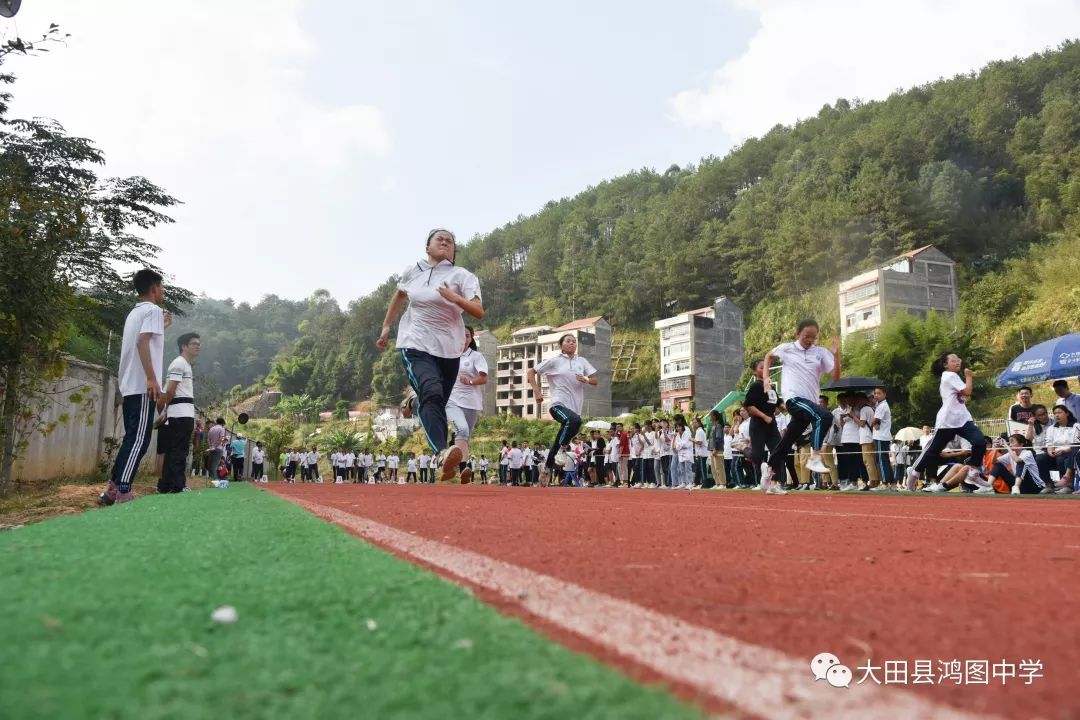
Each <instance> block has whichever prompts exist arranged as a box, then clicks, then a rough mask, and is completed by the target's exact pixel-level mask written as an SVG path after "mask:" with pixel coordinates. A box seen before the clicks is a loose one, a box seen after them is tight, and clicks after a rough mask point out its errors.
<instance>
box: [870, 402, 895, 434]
mask: <svg viewBox="0 0 1080 720" xmlns="http://www.w3.org/2000/svg"><path fill="white" fill-rule="evenodd" d="M874 419H875V420H880V421H881V423H880V424H879V425H878V426H877V427H876V428H874V439H875V440H892V410H890V409H889V401H888V400H882V401H881V402H879V403H878V404H877V407H875V408H874Z"/></svg>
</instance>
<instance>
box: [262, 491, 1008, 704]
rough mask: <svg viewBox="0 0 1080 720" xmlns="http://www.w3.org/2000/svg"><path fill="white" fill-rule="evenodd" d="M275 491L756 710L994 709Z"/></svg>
mask: <svg viewBox="0 0 1080 720" xmlns="http://www.w3.org/2000/svg"><path fill="white" fill-rule="evenodd" d="M279 497H284V499H286V500H288V501H290V502H292V503H295V504H297V505H300V506H301V507H304V508H306V509H307V510H308V511H310V512H311V513H313V514H315V515H317V516H319V517H322V518H325V519H327V520H330V521H331V522H334V523H336V524H337V525H340V526H342V527H344V528H346V529H349V530H352V531H353V532H355V533H357V534H358V535H360V536H361V537H363V538H365V539H368V540H371V541H373V542H375V543H378V544H379V545H382V546H384V547H388V548H392V549H393V550H396V551H398V552H400V553H403V554H405V555H409V556H411V557H414V558H416V559H418V560H422V561H423V562H425V563H427V564H428V565H431V566H433V567H436V568H439V569H440V570H443V571H445V572H447V573H449V574H450V575H453V576H455V577H457V578H460V579H462V580H464V581H467V582H469V583H471V584H473V585H476V586H479V587H482V588H485V589H487V590H490V591H494V592H496V593H498V594H499V595H500V596H502V597H504V598H506V599H507V600H509V601H511V602H513V603H515V604H517V605H519V606H520V607H521V608H523V609H524V610H526V611H527V612H529V613H531V614H532V615H534V616H536V617H539V618H541V619H543V620H545V621H547V622H549V623H552V624H553V625H555V626H557V627H560V628H562V629H564V630H568V631H570V632H572V633H575V634H577V635H579V636H581V637H584V638H586V639H588V640H589V641H591V642H593V643H596V644H598V645H600V646H603V647H606V648H609V649H611V650H613V651H615V652H616V653H618V654H619V655H621V656H623V657H625V658H628V659H630V660H632V661H633V662H635V663H637V664H639V665H642V666H644V667H647V668H649V669H651V670H653V671H654V672H656V673H658V674H660V675H661V676H663V677H666V678H669V679H670V680H673V681H676V682H678V683H681V684H683V685H687V686H690V687H693V688H695V689H696V690H698V691H700V692H702V693H705V694H707V695H709V696H711V697H713V698H716V699H718V700H721V701H723V702H725V703H728V704H731V705H734V706H736V707H738V708H740V709H742V710H743V711H745V712H748V713H752V714H754V715H757V716H759V717H766V718H776V719H778V720H786V719H790V720H797V719H801V718H809V717H815V718H817V717H821V718H825V717H827V718H830V719H831V720H842V719H845V718H850V719H851V720H862V719H863V718H867V717H887V718H920V719H923V718H986V717H990V716H986V715H976V714H971V713H966V712H963V711H960V710H955V709H953V708H951V707H948V706H946V705H942V704H938V703H934V702H930V701H928V700H925V699H923V698H921V697H919V696H917V695H915V694H913V693H910V692H907V691H903V690H899V689H896V688H892V687H884V686H878V685H859V686H855V685H853V686H852V687H849V688H833V687H831V686H829V685H827V684H826V683H825V681H824V680H821V681H817V682H815V681H814V680H813V675H812V674H811V672H810V658H804V659H798V658H794V657H791V656H789V655H786V654H784V653H782V652H780V651H778V650H773V649H771V648H766V647H762V646H758V645H753V644H751V643H746V642H742V641H740V640H737V639H735V638H732V637H728V636H726V635H722V634H720V633H718V632H715V631H713V630H710V629H708V628H704V627H700V626H697V625H693V624H690V623H687V622H684V621H682V620H679V619H678V618H674V617H671V616H669V615H664V614H663V613H659V612H656V611H654V610H650V609H648V608H644V607H641V606H640V605H635V604H634V603H631V602H627V601H625V600H620V599H619V598H615V597H611V596H610V595H605V594H603V593H599V592H594V591H592V590H588V589H586V588H583V587H581V586H579V585H575V584H573V583H569V582H566V581H563V580H558V579H556V578H553V577H550V576H547V575H541V574H540V573H537V572H534V571H532V570H528V569H526V568H522V567H518V566H516V565H512V564H510V563H507V562H503V561H501V560H495V559H493V558H490V557H487V556H485V555H480V554H478V553H474V552H471V551H469V550H464V549H461V548H457V547H452V546H450V545H446V544H444V543H440V542H437V541H434V540H428V539H425V538H422V537H418V536H416V535H411V534H409V533H407V532H403V531H401V530H397V529H395V528H392V527H389V526H387V525H383V524H382V523H378V522H375V521H373V520H369V519H367V518H362V517H357V516H356V515H352V514H350V513H346V512H343V511H341V510H338V509H336V508H332V507H329V506H326V505H321V504H319V503H314V502H310V501H307V500H303V499H300V498H297V497H290V496H279ZM823 650H826V649H825V648H823Z"/></svg>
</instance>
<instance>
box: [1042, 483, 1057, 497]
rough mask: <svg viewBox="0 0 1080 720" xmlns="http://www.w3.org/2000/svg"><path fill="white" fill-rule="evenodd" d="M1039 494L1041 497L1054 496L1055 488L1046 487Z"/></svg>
mask: <svg viewBox="0 0 1080 720" xmlns="http://www.w3.org/2000/svg"><path fill="white" fill-rule="evenodd" d="M1039 494H1040V495H1053V494H1054V488H1052V487H1050V486H1049V485H1047V486H1046V487H1044V488H1043V489H1042V490H1040V491H1039Z"/></svg>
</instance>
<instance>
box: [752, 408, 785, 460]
mask: <svg viewBox="0 0 1080 720" xmlns="http://www.w3.org/2000/svg"><path fill="white" fill-rule="evenodd" d="M779 444H780V431H779V430H777V429H776V421H775V420H773V421H772V422H770V423H767V422H765V421H764V420H761V419H760V418H756V417H754V416H750V459H751V460H752V461H753V463H754V465H756V466H758V467H761V463H763V462H765V457H766V452H765V451H766V450H772V449H773V448H775V447H776V446H777V445H779Z"/></svg>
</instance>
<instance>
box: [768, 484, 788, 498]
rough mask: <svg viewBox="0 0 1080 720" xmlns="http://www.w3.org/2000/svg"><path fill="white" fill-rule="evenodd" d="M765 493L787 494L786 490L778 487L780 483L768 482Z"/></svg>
mask: <svg viewBox="0 0 1080 720" xmlns="http://www.w3.org/2000/svg"><path fill="white" fill-rule="evenodd" d="M765 494H766V495H787V490H785V489H784V488H782V487H780V483H775V482H774V483H769V488H768V489H767V490H766V491H765Z"/></svg>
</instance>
